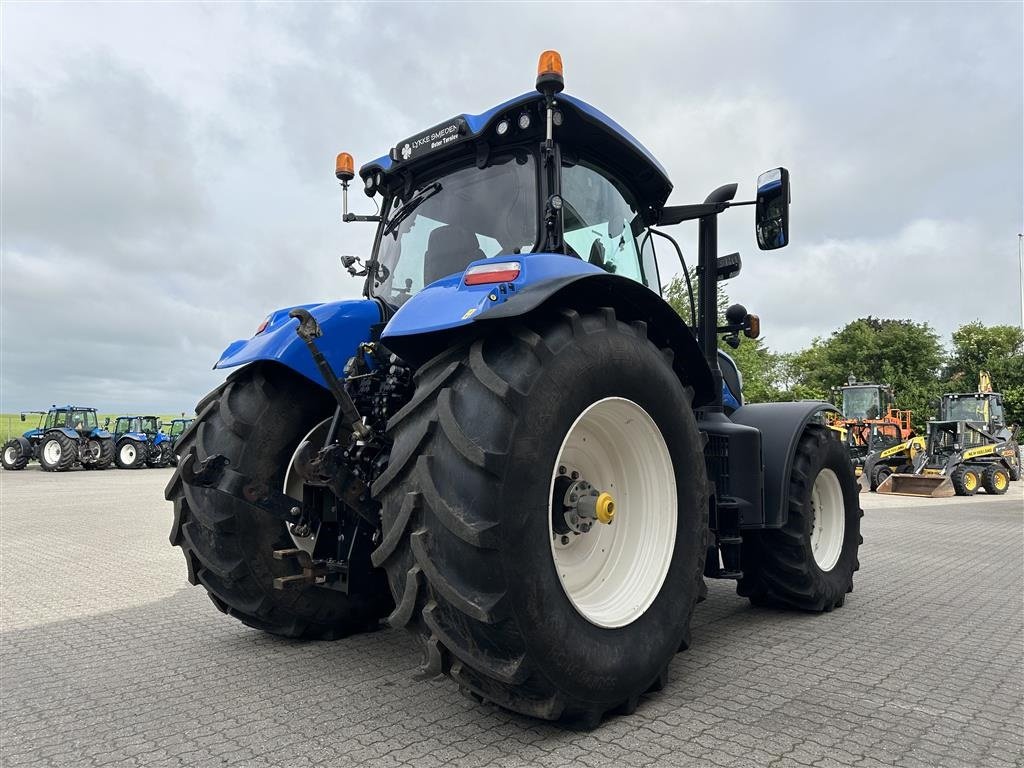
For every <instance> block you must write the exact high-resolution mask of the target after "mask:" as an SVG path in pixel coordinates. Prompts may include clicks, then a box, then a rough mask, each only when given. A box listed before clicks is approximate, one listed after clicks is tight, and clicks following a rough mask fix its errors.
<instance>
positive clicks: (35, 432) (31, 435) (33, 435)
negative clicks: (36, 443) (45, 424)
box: [22, 429, 43, 440]
mask: <svg viewBox="0 0 1024 768" xmlns="http://www.w3.org/2000/svg"><path fill="white" fill-rule="evenodd" d="M42 436H43V430H41V429H30V430H29V431H28V432H26V433H25V434H23V435H22V437H24V438H25V439H26V440H38V439H39V438H41V437H42Z"/></svg>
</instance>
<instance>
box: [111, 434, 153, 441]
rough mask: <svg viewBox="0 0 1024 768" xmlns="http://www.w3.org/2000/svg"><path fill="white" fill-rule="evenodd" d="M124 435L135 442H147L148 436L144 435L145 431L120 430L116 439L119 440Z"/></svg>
mask: <svg viewBox="0 0 1024 768" xmlns="http://www.w3.org/2000/svg"><path fill="white" fill-rule="evenodd" d="M126 437H127V438H128V439H129V440H134V441H135V442H137V443H147V442H149V438H148V437H146V433H145V432H122V433H121V435H120V436H119V437H118V438H117V439H118V440H119V441H120V440H123V439H124V438H126Z"/></svg>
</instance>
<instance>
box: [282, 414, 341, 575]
mask: <svg viewBox="0 0 1024 768" xmlns="http://www.w3.org/2000/svg"><path fill="white" fill-rule="evenodd" d="M330 428H331V420H330V419H324V420H323V421H321V422H320V423H319V424H317V425H316V426H315V427H313V428H312V429H311V430H309V432H307V433H306V436H305V437H304V438H302V439H301V440H300V441H299V444H298V445H297V446H296V447H295V451H294V452H293V453H292V458H291V460H290V461H289V462H288V470H287V471H286V472H285V473H284V492H285V494H286V495H288V496H291V497H292V498H293V499H298V500H299V501H302V485H303V483H302V478H301V477H300V476H299V473H298V472H296V471H295V459H296V457H297V456H298V455H299V448H301V447H302V444H303V443H304V442H306V441H307V440H309V441H311V442H312V443H313V445H319V446H321V447H322V446H323V444H324V441H325V440H326V439H327V431H328V430H329V429H330ZM285 527H286V528H287V529H288V535H289V536H291V537H292V541H294V542H295V546H296V547H298V548H299V549H304V550H305V551H306V552H309V554H311V555H312V554H313V550H314V549H315V548H316V536H317V533H319V531H320V529H319V528H317V530H315V531H312V532H311V533H310V535H309V536H296V535H295V532H294V526H293V525H292V524H291V523H285Z"/></svg>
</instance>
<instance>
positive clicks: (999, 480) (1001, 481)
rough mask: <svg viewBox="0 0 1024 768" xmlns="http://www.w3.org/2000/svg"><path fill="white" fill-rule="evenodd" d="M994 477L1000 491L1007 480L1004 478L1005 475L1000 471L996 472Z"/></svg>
mask: <svg viewBox="0 0 1024 768" xmlns="http://www.w3.org/2000/svg"><path fill="white" fill-rule="evenodd" d="M994 479H995V486H996V488H998V489H999V490H1000V491H1001V490H1003V488H1005V487H1006V485H1007V483H1008V482H1009V481H1008V480H1007V479H1006V475H1004V474H1003V473H1002V472H996V476H995V478H994Z"/></svg>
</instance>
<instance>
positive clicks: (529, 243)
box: [337, 91, 672, 307]
mask: <svg viewBox="0 0 1024 768" xmlns="http://www.w3.org/2000/svg"><path fill="white" fill-rule="evenodd" d="M552 135H553V137H552V138H549V137H551V136H552ZM554 137H556V138H554ZM346 158H348V156H347V155H344V156H339V162H338V166H337V168H338V177H339V179H342V181H343V183H347V179H346V177H348V178H351V176H349V174H350V173H351V171H350V170H348V169H349V167H350V166H349V163H350V159H346ZM626 168H630V169H633V170H632V171H631V172H630V173H626V172H625V170H624V169H626ZM637 169H639V171H640V172H639V173H637ZM360 175H361V177H362V178H363V182H364V185H363V186H364V189H365V191H366V193H367V194H368V195H371V196H372V195H376V194H380V195H381V196H382V197H383V201H382V204H381V213H380V216H379V217H377V218H379V222H378V232H377V237H376V245H375V248H374V253H373V258H372V259H371V265H370V267H369V268H368V270H367V290H368V293H369V294H370V295H371V296H373V297H376V298H380V299H382V300H383V301H385V302H387V303H388V304H390V305H392V306H394V307H398V306H401V305H402V304H404V303H405V302H406V301H407V300H408V299H409V298H410V297H412V296H413V295H415V294H416V293H418V292H419V291H421V290H422V289H423V288H424V287H425V286H427V285H430V284H432V283H435V282H437V281H439V280H442V279H444V278H448V277H451V276H453V275H461V274H462V273H464V272H466V271H467V269H471V271H470V272H469V273H467V275H466V278H467V280H466V282H467V284H469V285H472V284H473V281H474V278H476V279H478V280H481V281H482V280H483V277H488V278H493V277H494V276H495V275H497V274H500V273H502V272H504V273H507V274H506V275H505V276H506V277H509V278H510V279H511V277H513V276H514V275H513V274H512V273H513V271H517V270H518V269H521V265H516V264H515V263H514V257H515V256H518V255H523V254H531V253H548V254H562V255H565V256H570V257H572V258H574V259H578V260H581V261H583V262H585V263H587V264H589V265H591V266H592V267H593V268H594V270H595V271H597V270H601V271H604V272H607V273H610V274H616V275H621V276H623V277H628V278H630V279H632V280H635V281H637V282H639V283H641V284H643V285H646V286H648V287H649V288H651V289H653V290H655V291H657V290H659V287H658V275H657V268H656V265H655V264H654V260H653V249H650V250H649V251H648V255H647V257H646V258H645V257H644V256H643V255H642V253H641V245H640V244H641V242H642V241H643V240H644V235H645V233H646V230H647V228H648V227H649V226H650V225H652V224H654V223H656V214H655V211H656V210H658V209H660V208H661V207H662V206H663V205H664V203H665V200H666V199H667V197H668V195H669V193H670V192H671V190H672V185H671V183H670V182H669V180H668V177H667V175H666V173H665V171H664V169H663V168H662V167H661V165H660V164H659V163H658V162H657V161H656V160H655V159H654V158H653V157H652V156H651V155H650V154H649V153H648V152H647V150H645V149H644V148H643V147H642V146H641V145H640V144H639V143H638V142H637V141H636V140H635V139H634V138H633V137H632V136H630V135H629V134H628V133H626V132H625V131H624V130H622V129H621V128H620V127H619V126H618V125H617V124H615V123H614V122H612V121H611V120H610V119H609V118H607V117H606V116H604V115H602V114H601V113H600V112H598V111H597V110H595V109H594V108H593V107H590V106H589V105H587V104H586V103H584V102H582V101H579V100H577V99H575V98H573V97H571V96H566V95H560V96H559V98H558V100H557V104H556V105H555V106H554V107H553V108H552V109H551V110H550V115H549V114H548V106H547V99H546V97H545V96H544V94H542V93H538V92H537V91H533V92H530V93H526V94H524V95H522V96H520V97H518V98H515V99H512V100H510V101H508V102H505V103H504V104H501V105H499V106H497V107H494V108H493V109H491V110H488V111H487V112H484V113H483V114H480V115H460V116H458V117H455V118H452V119H451V120H449V121H446V122H445V123H442V124H440V125H437V126H434V127H433V128H430V129H428V130H426V131H423V132H421V133H419V134H416V135H414V136H411V137H409V138H408V139H405V140H402V141H399V142H398V143H397V144H396V145H395V147H394V148H393V149H392V150H391V152H390V153H389V154H388V155H386V156H384V157H381V158H379V159H377V160H374V161H372V162H370V163H368V164H366V165H365V166H363V168H362V169H361V170H360ZM346 208H347V206H346ZM348 217H349V218H350V219H356V218H367V217H353V216H351V214H348ZM498 257H500V261H496V262H495V263H494V264H488V263H487V262H488V261H490V260H492V259H497V258H498ZM478 276H479V277H478ZM487 282H494V281H493V280H491V279H488V280H487Z"/></svg>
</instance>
